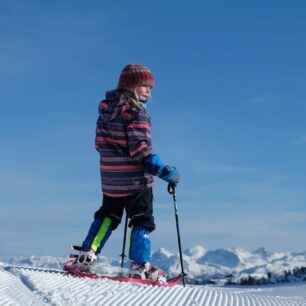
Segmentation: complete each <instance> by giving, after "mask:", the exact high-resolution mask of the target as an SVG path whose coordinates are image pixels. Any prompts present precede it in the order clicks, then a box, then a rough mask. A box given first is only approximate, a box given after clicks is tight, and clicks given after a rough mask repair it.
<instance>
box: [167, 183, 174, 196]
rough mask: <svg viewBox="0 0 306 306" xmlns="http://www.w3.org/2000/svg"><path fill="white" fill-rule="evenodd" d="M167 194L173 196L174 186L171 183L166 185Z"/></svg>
mask: <svg viewBox="0 0 306 306" xmlns="http://www.w3.org/2000/svg"><path fill="white" fill-rule="evenodd" d="M168 192H169V193H170V194H174V193H175V184H173V183H169V184H168Z"/></svg>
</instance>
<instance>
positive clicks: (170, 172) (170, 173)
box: [159, 166, 180, 185]
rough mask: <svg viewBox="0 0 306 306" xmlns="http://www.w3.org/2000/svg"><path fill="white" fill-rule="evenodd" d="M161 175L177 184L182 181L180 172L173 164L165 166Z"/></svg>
mask: <svg viewBox="0 0 306 306" xmlns="http://www.w3.org/2000/svg"><path fill="white" fill-rule="evenodd" d="M159 177H160V178H161V179H163V180H164V181H166V182H168V183H172V184H175V185H176V184H178V182H179V181H180V174H179V172H178V171H177V170H176V168H175V167H171V166H164V168H163V169H162V172H161V174H160V175H159Z"/></svg>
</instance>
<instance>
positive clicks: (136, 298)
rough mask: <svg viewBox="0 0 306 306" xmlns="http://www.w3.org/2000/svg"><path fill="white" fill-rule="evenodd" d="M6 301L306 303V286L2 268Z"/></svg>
mask: <svg viewBox="0 0 306 306" xmlns="http://www.w3.org/2000/svg"><path fill="white" fill-rule="evenodd" d="M0 305H5V306H6V305H14V306H15V305H65V306H67V305H105V306H106V305H112V306H115V305H120V306H121V305H133V306H134V305H135V306H136V305H139V306H140V305H184V306H187V305H203V306H205V305H207V306H215V305H216V306H217V305H218V306H226V305H236V306H240V305H241V306H242V305H249V306H253V305H260V306H265V305H274V306H279V305H284V306H295V305H306V284H303V285H299V286H275V287H239V288H238V287H236V288H235V287H234V288H233V287H230V288H227V287H209V286H190V285H188V286H187V287H186V288H184V287H183V286H181V285H179V286H176V287H173V288H160V287H152V286H145V285H140V284H130V283H119V282H114V281H110V280H106V279H102V280H92V279H79V278H74V277H71V276H67V275H65V274H63V273H62V272H61V271H60V270H53V271H52V272H50V270H48V269H45V270H43V269H35V268H34V269H31V268H17V267H14V266H8V265H2V266H1V267H0Z"/></svg>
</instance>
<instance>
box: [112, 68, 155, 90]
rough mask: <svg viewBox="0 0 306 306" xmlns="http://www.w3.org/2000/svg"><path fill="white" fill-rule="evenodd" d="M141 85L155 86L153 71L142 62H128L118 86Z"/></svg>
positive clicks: (130, 86)
mask: <svg viewBox="0 0 306 306" xmlns="http://www.w3.org/2000/svg"><path fill="white" fill-rule="evenodd" d="M140 85H148V86H151V87H153V86H154V77H153V75H152V73H151V71H150V70H149V69H148V68H147V67H146V66H144V65H141V64H128V65H126V66H125V67H124V68H123V70H122V71H121V74H120V77H119V82H118V86H117V88H120V89H121V88H134V87H136V86H140Z"/></svg>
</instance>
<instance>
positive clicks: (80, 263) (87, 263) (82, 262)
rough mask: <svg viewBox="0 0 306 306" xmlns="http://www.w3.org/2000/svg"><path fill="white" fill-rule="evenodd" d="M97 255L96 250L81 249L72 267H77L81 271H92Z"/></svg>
mask: <svg viewBox="0 0 306 306" xmlns="http://www.w3.org/2000/svg"><path fill="white" fill-rule="evenodd" d="M96 259H97V255H96V253H95V251H93V250H89V251H80V254H79V255H78V257H77V258H76V259H75V261H74V263H73V265H72V269H77V270H79V271H81V272H88V273H89V272H90V268H91V266H92V265H93V263H94V262H95V261H96Z"/></svg>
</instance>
